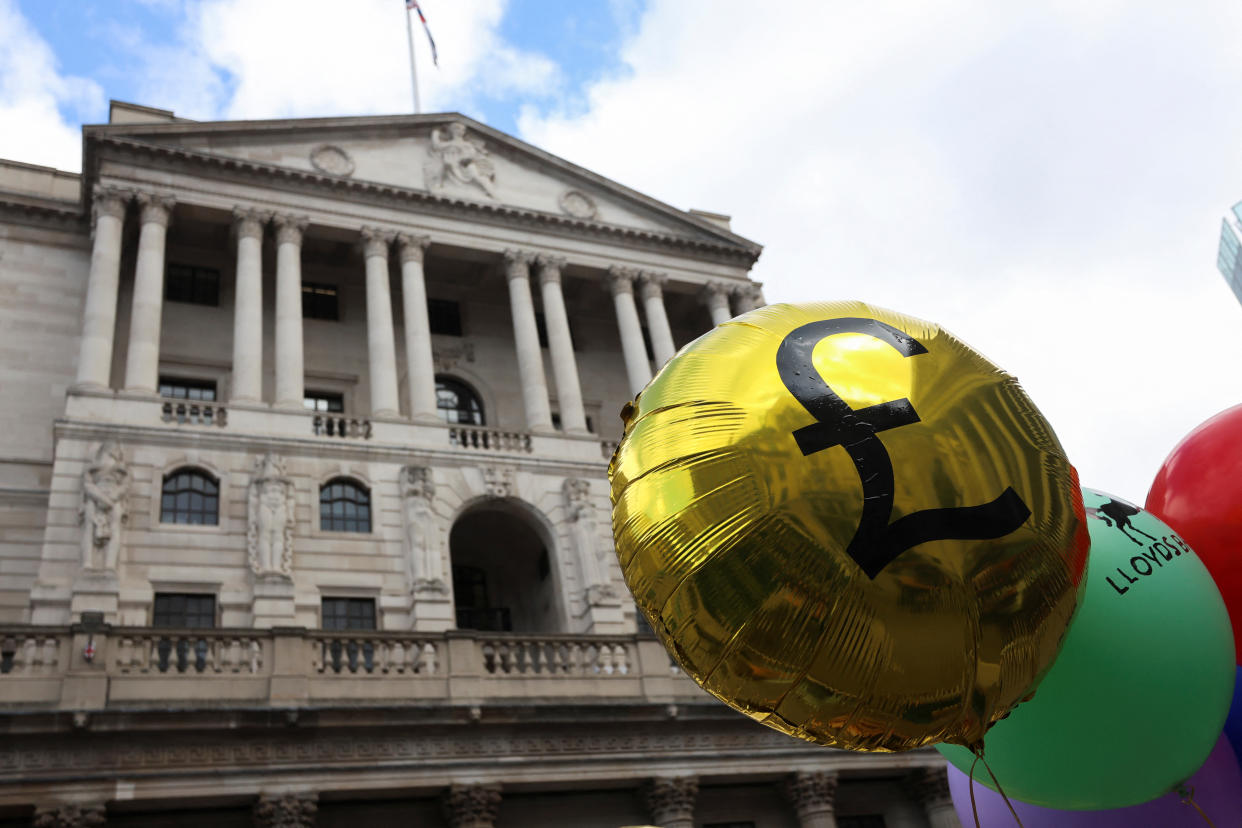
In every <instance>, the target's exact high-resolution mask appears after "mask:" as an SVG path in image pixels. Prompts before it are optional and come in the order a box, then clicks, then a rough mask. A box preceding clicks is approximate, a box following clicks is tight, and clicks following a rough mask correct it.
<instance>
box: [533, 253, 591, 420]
mask: <svg viewBox="0 0 1242 828" xmlns="http://www.w3.org/2000/svg"><path fill="white" fill-rule="evenodd" d="M538 261H539V285H540V288H541V289H542V290H543V318H544V322H545V324H546V325H547V329H548V349H549V350H550V351H551V352H552V376H553V377H555V378H556V401H557V404H558V405H559V406H560V409H561V428H563V429H564V430H565V432H566V433H567V434H586V433H587V426H586V412H585V411H584V410H583V408H582V384H581V382H580V380H579V377H578V360H577V358H575V357H574V343H573V337H572V335H571V334H570V332H569V316H568V314H567V313H566V312H565V296H564V294H563V293H562V292H561V271H562V270H563V269H564V267H565V260H564V259H562V258H558V257H555V256H544V255H541V256H539V259H538Z"/></svg>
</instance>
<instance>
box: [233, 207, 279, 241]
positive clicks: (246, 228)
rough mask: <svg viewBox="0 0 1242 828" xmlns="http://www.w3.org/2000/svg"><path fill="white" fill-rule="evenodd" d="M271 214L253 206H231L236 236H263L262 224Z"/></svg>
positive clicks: (257, 237)
mask: <svg viewBox="0 0 1242 828" xmlns="http://www.w3.org/2000/svg"><path fill="white" fill-rule="evenodd" d="M271 218H272V214H271V213H269V212H265V211H263V210H258V209H255V208H253V207H234V208H233V232H234V233H236V234H237V236H238V238H243V239H247V238H255V239H261V238H263V225H265V224H267V223H268V221H269V220H271Z"/></svg>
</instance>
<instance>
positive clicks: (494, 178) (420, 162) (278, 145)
mask: <svg viewBox="0 0 1242 828" xmlns="http://www.w3.org/2000/svg"><path fill="white" fill-rule="evenodd" d="M91 130H92V131H97V134H100V135H106V136H107V137H110V138H129V139H133V140H137V141H142V142H145V143H154V144H160V145H163V146H172V147H178V148H180V149H183V150H187V151H190V152H193V153H195V154H197V155H211V156H218V157H223V158H230V159H237V160H243V161H247V162H251V163H254V164H261V165H265V166H270V167H274V168H282V169H287V170H295V171H298V172H302V173H310V174H314V175H320V176H329V177H337V178H343V179H349V180H351V181H356V182H367V183H373V184H377V185H382V186H388V187H396V188H401V189H407V190H416V191H424V192H426V193H429V194H430V195H433V196H436V197H439V198H443V199H447V200H452V201H459V202H473V203H477V204H479V205H493V206H502V207H506V208H514V209H517V210H522V211H530V212H532V213H542V214H548V215H551V216H557V217H561V218H570V219H574V220H580V221H585V222H591V223H599V224H603V225H608V226H612V227H621V228H627V229H632V230H635V231H639V232H642V233H653V234H657V235H665V236H675V237H681V238H685V239H691V240H695V241H699V242H706V243H709V244H713V245H724V246H726V247H736V248H737V249H738V251H739V252H742V251H748V252H751V253H752V255H754V256H757V255H758V252H759V249H760V248H759V246H758V245H756V244H755V243H754V242H751V241H749V240H747V239H744V238H742V237H741V236H738V235H736V234H734V233H732V232H730V231H729V230H728V229H727V226H726V224H725V223H723V222H722V221H720V220H719V219H721V218H723V217H712V216H711V215H710V214H699V213H694V212H687V211H683V210H678V209H677V208H675V207H672V206H670V205H667V204H664V203H663V202H660V201H657V200H656V199H653V198H650V197H648V196H644V195H642V194H641V193H638V192H636V191H634V190H631V189H629V188H627V187H624V186H623V185H620V184H618V183H616V182H613V181H610V180H608V179H606V178H604V177H602V176H599V175H596V174H595V173H592V172H590V171H589V170H586V169H583V168H582V167H578V166H576V165H574V164H572V163H570V162H568V161H565V160H564V159H561V158H558V157H556V156H554V155H551V154H550V153H546V152H543V151H542V150H539V149H538V148H536V147H533V146H531V145H529V144H526V143H524V142H522V141H520V140H518V139H516V138H513V137H512V136H510V135H506V134H505V133H502V132H499V131H498V130H494V129H492V128H490V127H488V126H486V125H484V124H481V123H479V122H477V121H474V120H472V119H470V118H467V117H465V116H463V115H458V114H456V113H450V114H444V115H410V116H392V117H357V118H313V119H298V120H280V121H219V122H193V121H175V122H171V123H167V122H166V123H157V124H151V123H143V124H116V125H111V126H107V127H93V128H91Z"/></svg>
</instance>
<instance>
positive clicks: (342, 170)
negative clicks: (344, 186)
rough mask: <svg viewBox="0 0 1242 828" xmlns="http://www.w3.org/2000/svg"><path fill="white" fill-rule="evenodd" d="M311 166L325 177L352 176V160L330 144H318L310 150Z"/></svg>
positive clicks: (347, 154)
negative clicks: (324, 174)
mask: <svg viewBox="0 0 1242 828" xmlns="http://www.w3.org/2000/svg"><path fill="white" fill-rule="evenodd" d="M310 162H311V166H312V167H314V168H315V169H317V170H319V171H320V172H321V173H326V174H327V175H339V176H341V177H342V178H347V177H349V176H351V175H353V174H354V159H352V158H350V157H349V153H347V152H346V151H345V150H343V149H341V148H340V147H335V146H333V145H332V144H320V145H319V146H317V147H315V148H314V149H313V150H311V154H310Z"/></svg>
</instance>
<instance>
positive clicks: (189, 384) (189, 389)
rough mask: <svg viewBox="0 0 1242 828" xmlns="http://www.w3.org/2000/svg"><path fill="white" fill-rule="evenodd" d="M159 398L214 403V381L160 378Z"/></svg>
mask: <svg viewBox="0 0 1242 828" xmlns="http://www.w3.org/2000/svg"><path fill="white" fill-rule="evenodd" d="M160 396H161V397H171V398H172V399H174V400H195V401H196V402H215V399H216V382H215V380H205V379H188V378H184V377H165V376H163V375H161V376H160Z"/></svg>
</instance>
